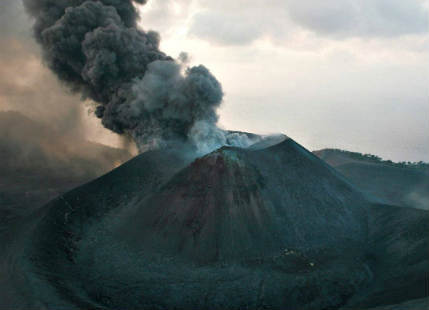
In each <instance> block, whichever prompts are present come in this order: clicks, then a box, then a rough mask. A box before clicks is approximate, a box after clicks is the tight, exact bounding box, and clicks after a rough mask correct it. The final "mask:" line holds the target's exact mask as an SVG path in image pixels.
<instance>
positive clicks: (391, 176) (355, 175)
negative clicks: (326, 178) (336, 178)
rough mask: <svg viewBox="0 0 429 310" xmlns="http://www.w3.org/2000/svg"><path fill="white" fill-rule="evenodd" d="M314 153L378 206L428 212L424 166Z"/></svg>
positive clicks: (427, 180)
mask: <svg viewBox="0 0 429 310" xmlns="http://www.w3.org/2000/svg"><path fill="white" fill-rule="evenodd" d="M314 153H315V154H316V155H317V156H319V157H320V158H321V159H323V160H324V161H326V162H327V163H328V164H330V165H331V166H333V167H334V168H335V169H337V170H338V171H340V172H341V173H342V174H343V175H345V176H346V177H347V178H348V179H349V180H350V181H352V182H353V183H354V184H356V186H358V187H359V188H360V189H362V190H363V191H364V192H365V193H367V194H368V195H369V196H370V197H373V198H375V199H378V201H379V202H383V203H387V204H393V205H399V206H404V207H414V208H419V209H426V210H428V209H429V169H428V168H427V165H426V166H424V165H421V167H418V166H416V165H415V166H412V165H405V164H402V165H401V164H395V163H391V162H390V163H389V161H381V160H374V159H373V158H371V157H368V156H367V157H365V156H362V155H361V154H358V153H353V152H347V151H340V150H333V149H325V150H320V151H315V152H314ZM359 155H360V156H359Z"/></svg>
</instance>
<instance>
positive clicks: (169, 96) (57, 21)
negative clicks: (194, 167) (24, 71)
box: [24, 0, 234, 151]
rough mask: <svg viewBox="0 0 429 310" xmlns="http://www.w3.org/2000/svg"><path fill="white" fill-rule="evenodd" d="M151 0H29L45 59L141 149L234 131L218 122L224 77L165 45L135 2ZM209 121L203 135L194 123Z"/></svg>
mask: <svg viewBox="0 0 429 310" xmlns="http://www.w3.org/2000/svg"><path fill="white" fill-rule="evenodd" d="M145 3H146V0H98V1H91V0H87V1H85V0H55V1H54V0H24V4H25V6H26V8H27V11H28V12H29V13H30V15H32V16H33V17H35V24H34V34H35V38H36V40H37V42H38V43H39V44H40V45H41V46H42V51H43V57H44V61H45V63H46V64H47V65H48V66H49V68H50V69H51V70H52V71H53V72H54V73H55V74H56V75H57V77H58V78H59V79H60V80H61V81H62V82H64V83H65V84H66V85H67V86H69V87H70V89H71V90H73V91H74V92H77V93H80V94H81V95H82V97H83V98H85V99H91V100H92V101H94V102H95V103H96V104H97V108H96V110H95V115H96V116H97V117H98V118H100V119H101V121H102V124H103V125H104V127H106V128H108V129H110V130H112V131H114V132H116V133H118V134H123V135H126V136H130V137H132V138H133V139H134V141H135V142H136V144H137V146H138V148H139V149H140V151H144V150H145V149H147V148H151V147H158V146H160V145H163V144H165V143H168V141H170V140H182V141H191V142H194V143H196V144H198V141H199V140H198V138H195V137H191V136H190V135H194V136H195V135H196V136H197V137H201V136H205V137H206V138H207V136H209V137H208V138H209V141H212V142H213V143H218V141H219V140H218V139H217V138H216V137H215V138H213V137H211V136H210V134H209V135H208V134H207V133H211V132H213V133H216V135H215V136H217V135H219V134H221V135H222V134H223V135H224V136H226V135H228V134H227V133H226V132H224V131H222V130H220V129H219V128H217V127H216V123H217V120H218V116H217V114H216V109H217V108H218V107H219V105H220V104H221V102H222V98H223V91H222V87H221V84H220V83H219V82H218V81H217V80H216V78H215V77H214V76H213V75H212V74H211V73H210V71H209V70H208V69H207V68H205V67H204V66H202V65H200V66H196V67H190V68H185V64H184V62H180V61H175V60H174V59H173V58H171V57H170V56H168V55H166V54H165V53H163V52H162V51H160V49H159V43H160V36H159V34H158V33H156V32H154V31H143V30H141V29H139V28H138V27H137V21H138V18H139V16H138V13H137V10H136V8H135V6H134V4H145ZM181 58H183V57H182V56H181ZM202 122H203V123H204V124H205V125H204V126H203V127H204V129H205V132H204V133H203V134H201V133H200V132H199V130H198V128H199V127H201V126H200V125H198V126H195V125H196V124H201V123H202ZM207 128H209V130H208V131H207V130H206V129H207ZM223 140H225V141H226V140H227V139H226V138H225V137H224V138H222V139H221V140H220V141H223ZM230 140H231V141H234V139H230ZM206 143H207V141H206ZM197 147H198V145H197Z"/></svg>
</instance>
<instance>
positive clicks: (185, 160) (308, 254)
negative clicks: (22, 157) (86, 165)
mask: <svg viewBox="0 0 429 310" xmlns="http://www.w3.org/2000/svg"><path fill="white" fill-rule="evenodd" d="M24 227H25V229H23V228H24ZM8 231H9V233H10V234H12V235H14V236H15V238H13V240H14V241H13V242H11V243H9V245H8V247H7V248H6V251H5V252H4V254H3V255H2V256H1V263H2V270H3V277H2V278H3V279H7V280H6V283H7V285H5V284H4V283H3V284H2V283H1V282H0V288H1V287H2V286H5V287H6V288H7V289H5V290H3V293H1V294H3V295H4V296H1V295H0V297H2V298H0V300H2V302H3V305H0V308H5V307H6V308H13V309H29V308H39V309H190V308H192V309H208V308H210V309H340V308H342V309H369V308H374V307H383V306H388V305H391V304H402V303H407V302H411V300H415V299H421V298H424V297H425V296H427V286H425V285H427V281H428V271H429V261H428V255H427V253H428V251H429V240H428V234H427V232H428V231H429V212H428V211H424V210H417V209H410V208H403V207H394V206H391V205H387V204H383V203H375V202H374V201H371V200H368V199H367V197H366V195H365V194H363V193H362V192H361V191H360V190H358V189H357V188H356V187H355V186H354V185H352V184H351V183H349V181H348V180H347V179H345V178H344V177H343V176H342V174H340V173H338V172H337V171H336V170H335V169H333V168H332V167H330V166H329V165H327V164H326V163H325V162H323V161H322V160H320V159H319V158H318V157H316V156H315V155H313V154H312V153H310V152H308V151H307V150H306V149H304V148H303V147H302V146H300V145H299V144H297V143H296V142H295V141H293V140H292V139H288V138H283V139H280V140H279V139H276V140H275V141H271V142H270V141H268V142H267V141H263V142H261V143H259V144H256V145H254V146H252V147H250V148H248V149H241V148H233V147H223V148H220V149H218V150H216V151H214V152H212V153H210V154H207V155H205V156H202V157H197V156H196V155H195V154H193V153H192V151H191V150H190V149H187V148H186V147H175V148H171V149H170V150H158V151H150V152H146V153H143V154H141V155H139V156H138V157H136V158H134V159H132V160H130V161H129V162H127V163H125V164H124V165H122V166H120V167H119V168H117V169H115V170H113V171H112V172H110V173H108V174H106V175H104V176H103V177H101V178H98V179H96V180H94V181H92V182H90V183H88V184H86V185H83V186H80V187H78V188H76V189H74V190H72V191H70V192H68V193H66V194H64V195H61V196H59V197H58V198H56V199H55V200H53V201H51V202H50V203H49V204H47V205H46V206H44V207H43V208H41V209H39V210H38V212H36V213H34V214H32V215H31V216H29V217H27V218H25V220H24V221H22V222H20V223H19V224H15V225H13V227H10V229H9V230H8ZM11 270H12V271H13V272H12V271H11ZM420 304H422V303H420Z"/></svg>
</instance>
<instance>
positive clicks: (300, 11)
mask: <svg viewBox="0 0 429 310" xmlns="http://www.w3.org/2000/svg"><path fill="white" fill-rule="evenodd" d="M286 6H287V7H286V8H287V9H288V11H289V13H290V16H291V18H292V20H293V21H295V22H296V23H297V24H298V25H300V26H302V27H304V28H306V29H308V30H311V31H313V32H315V33H318V34H320V35H330V36H336V37H339V38H345V37H394V36H400V35H406V34H416V33H417V34H419V33H424V32H427V31H428V11H427V10H426V8H425V7H424V2H423V1H421V0H408V1H402V0H361V1H353V0H325V1H316V2H311V3H309V2H307V1H296V0H294V1H288V2H287V5H286Z"/></svg>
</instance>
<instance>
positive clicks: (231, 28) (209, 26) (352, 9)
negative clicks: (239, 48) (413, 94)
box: [189, 0, 429, 45]
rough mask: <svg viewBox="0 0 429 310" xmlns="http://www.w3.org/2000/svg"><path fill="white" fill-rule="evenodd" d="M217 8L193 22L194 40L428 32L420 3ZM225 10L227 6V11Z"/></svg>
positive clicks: (348, 1) (290, 1)
mask: <svg viewBox="0 0 429 310" xmlns="http://www.w3.org/2000/svg"><path fill="white" fill-rule="evenodd" d="M220 2H221V4H219V1H217V2H216V4H214V3H213V4H211V3H210V2H207V1H205V0H200V3H201V5H202V6H204V7H205V8H206V10H205V11H202V12H199V13H197V14H196V15H195V16H194V17H193V21H192V24H191V27H190V31H189V33H190V35H192V36H196V37H198V38H200V39H203V40H207V41H210V42H212V43H215V44H222V45H245V44H249V43H251V42H253V41H255V40H257V39H259V38H262V37H268V38H271V39H273V40H274V41H278V40H280V41H282V40H285V39H287V35H288V33H290V32H293V31H295V32H296V31H298V30H299V28H302V29H305V30H308V31H311V32H313V33H315V34H317V35H318V36H320V37H329V38H334V39H345V38H351V37H361V38H383V37H398V36H402V35H408V34H422V33H426V32H427V31H428V26H429V24H428V10H427V8H426V6H425V2H424V1H420V0H409V1H403V0H360V1H354V0H326V1H312V2H309V1H300V0H286V1H280V0H269V1H267V2H264V5H263V6H261V5H260V3H259V2H258V1H254V0H250V1H247V2H246V3H241V5H232V4H229V1H220ZM222 4H223V5H222Z"/></svg>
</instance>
